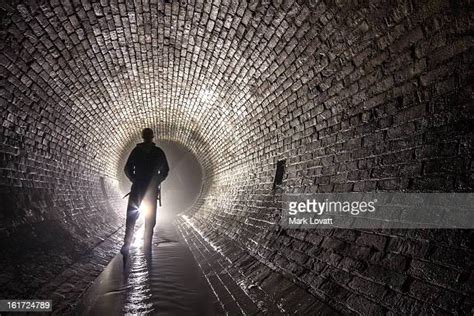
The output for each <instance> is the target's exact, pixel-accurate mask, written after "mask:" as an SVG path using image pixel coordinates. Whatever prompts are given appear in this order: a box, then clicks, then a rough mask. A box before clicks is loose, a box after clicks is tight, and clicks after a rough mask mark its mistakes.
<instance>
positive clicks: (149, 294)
mask: <svg viewBox="0 0 474 316" xmlns="http://www.w3.org/2000/svg"><path fill="white" fill-rule="evenodd" d="M143 227H144V226H143V225H142V226H141V227H140V228H138V227H137V228H138V229H137V232H136V233H135V241H134V243H133V245H132V248H131V251H130V254H129V256H128V257H126V259H124V258H123V256H122V255H121V254H117V255H116V256H115V257H114V258H113V259H112V260H111V262H110V263H109V264H108V266H107V267H106V268H105V269H104V271H103V272H102V273H101V274H100V275H99V277H98V278H97V279H96V280H95V282H94V283H93V284H92V285H91V287H90V288H89V289H88V290H87V292H86V293H85V294H84V296H83V298H82V300H81V302H80V304H79V305H78V308H77V309H76V311H75V313H74V314H78V315H136V314H140V315H143V314H145V315H146V314H150V315H221V314H226V313H227V314H229V313H230V314H232V315H238V314H249V312H250V313H251V314H254V313H257V312H258V311H259V308H258V307H257V305H255V304H254V303H253V302H251V300H250V299H249V298H248V297H245V298H244V299H242V295H241V294H242V293H240V295H238V296H234V295H232V293H231V292H229V291H228V288H231V287H232V288H234V289H236V288H238V287H237V285H236V284H232V283H234V282H233V281H232V280H230V279H228V280H226V282H225V283H223V284H222V285H223V287H222V288H221V289H222V290H223V291H218V293H216V291H215V289H214V288H213V287H212V286H211V285H210V283H209V277H210V276H211V277H212V275H216V274H218V273H221V272H222V271H217V272H215V271H210V270H207V271H206V272H204V271H203V270H202V267H201V266H200V264H199V263H198V262H196V260H195V259H194V256H193V253H192V252H191V251H190V248H189V246H188V243H189V240H186V237H185V236H184V235H183V234H182V233H180V231H179V230H178V229H177V226H176V223H175V222H174V221H173V222H171V221H165V222H161V223H159V224H158V225H157V227H156V228H155V233H154V240H153V247H152V250H151V251H150V252H146V251H145V250H144V248H143V237H142V236H143ZM188 239H189V237H188ZM229 293H230V295H229ZM243 296H245V295H243ZM239 298H240V300H241V302H239Z"/></svg>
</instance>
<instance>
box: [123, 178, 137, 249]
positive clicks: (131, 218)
mask: <svg viewBox="0 0 474 316" xmlns="http://www.w3.org/2000/svg"><path fill="white" fill-rule="evenodd" d="M140 202H141V194H140V192H139V190H138V189H137V188H136V187H134V186H132V189H131V191H130V196H129V198H128V205H127V219H126V224H125V238H124V243H123V247H122V250H121V252H122V253H124V252H128V250H129V248H130V245H131V243H132V240H133V232H134V231H135V223H136V221H137V219H138V216H139V215H140V214H139V211H138V207H139V206H140Z"/></svg>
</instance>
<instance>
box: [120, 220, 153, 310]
mask: <svg viewBox="0 0 474 316" xmlns="http://www.w3.org/2000/svg"><path fill="white" fill-rule="evenodd" d="M139 221H140V222H139V223H138V225H140V226H139V229H138V230H137V231H136V232H135V240H134V241H133V243H132V246H131V249H130V254H129V256H128V257H126V260H125V261H124V278H125V280H124V281H125V283H126V284H127V287H126V293H125V302H124V306H123V309H122V313H123V314H125V315H137V314H140V315H147V314H151V313H152V312H153V310H154V309H153V302H152V293H151V288H150V269H151V262H150V261H151V249H150V250H148V251H145V247H144V233H145V225H144V224H143V216H142V215H141V216H140V218H139Z"/></svg>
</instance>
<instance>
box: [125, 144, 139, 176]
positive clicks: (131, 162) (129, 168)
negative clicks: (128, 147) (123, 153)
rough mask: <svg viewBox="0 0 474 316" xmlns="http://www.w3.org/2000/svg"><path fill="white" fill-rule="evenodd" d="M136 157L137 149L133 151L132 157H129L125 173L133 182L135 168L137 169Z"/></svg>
mask: <svg viewBox="0 0 474 316" xmlns="http://www.w3.org/2000/svg"><path fill="white" fill-rule="evenodd" d="M135 156H136V148H134V149H133V150H132V152H131V153H130V156H128V159H127V163H126V164H125V168H124V170H123V171H124V172H125V175H126V176H127V178H128V179H129V180H130V181H131V182H133V180H134V178H135V175H134V174H133V168H134V167H135Z"/></svg>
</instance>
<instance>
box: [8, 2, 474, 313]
mask: <svg viewBox="0 0 474 316" xmlns="http://www.w3.org/2000/svg"><path fill="white" fill-rule="evenodd" d="M468 5H469V3H468V1H465V2H460V3H457V2H453V1H451V2H448V1H429V2H418V1H395V2H393V3H391V4H390V5H389V6H387V5H385V4H374V3H362V4H349V3H342V2H337V1H291V0H290V1H250V2H248V1H227V0H225V1H224V0H223V1H204V2H201V1H180V2H177V1H169V2H166V1H164V2H163V1H143V2H136V1H135V2H134V1H126V2H125V1H115V0H112V1H100V2H98V1H92V2H90V1H61V2H57V1H2V3H1V4H0V8H1V27H2V29H1V34H0V35H1V42H0V47H1V54H0V81H1V88H0V92H1V93H0V104H1V111H2V114H1V122H2V124H1V125H0V134H1V135H2V141H1V156H0V157H1V163H2V164H1V169H0V170H1V172H2V177H1V181H2V183H1V191H0V192H1V194H0V196H1V206H2V212H1V215H0V216H1V217H0V219H1V223H2V226H1V227H2V229H1V230H0V240H1V245H2V249H6V252H5V254H6V255H4V256H2V259H3V260H4V262H12V261H11V260H13V257H15V256H18V255H20V258H22V260H21V262H18V263H17V264H14V265H11V264H7V265H4V264H2V267H3V266H5V267H6V268H5V270H4V271H2V278H1V279H0V286H2V287H4V288H5V289H7V294H8V295H10V296H15V295H20V294H25V293H27V292H28V291H30V292H31V291H33V292H34V291H36V290H38V289H40V288H41V287H42V286H44V284H46V283H48V282H49V281H50V280H51V279H52V278H53V277H54V275H55V274H57V271H62V270H64V269H65V268H66V267H67V266H68V265H70V264H72V263H73V262H75V261H77V260H78V257H80V256H81V255H82V254H83V253H84V252H85V251H86V250H88V249H91V248H92V247H94V246H95V245H97V244H98V243H100V241H101V240H104V239H105V238H107V236H110V235H111V234H113V233H114V232H115V231H116V230H117V229H118V228H119V227H120V225H121V223H122V222H123V217H122V216H121V215H120V214H123V213H121V212H120V211H119V210H120V209H123V204H122V203H121V202H120V195H119V192H118V190H117V182H116V181H117V179H116V172H117V170H118V167H119V165H120V161H119V160H120V157H121V154H122V153H123V151H124V150H125V149H126V146H128V145H129V143H130V142H131V141H132V140H133V139H136V138H137V135H138V134H139V131H140V130H141V128H143V127H144V126H151V127H153V128H154V129H155V131H156V134H157V138H160V139H168V140H172V141H177V142H180V143H182V144H183V145H184V146H187V147H188V148H189V149H190V150H191V151H192V152H193V153H194V154H195V155H196V157H197V158H198V160H199V161H200V163H201V165H202V167H203V173H204V183H205V184H204V186H205V188H206V190H205V192H206V194H204V195H202V197H201V199H200V200H199V202H198V203H197V204H196V207H195V208H194V211H195V212H194V214H193V215H191V214H190V215H189V216H190V219H189V220H190V221H192V222H193V223H194V225H195V226H196V227H199V229H200V230H202V232H203V233H204V234H206V235H208V236H209V238H210V239H213V240H216V241H219V240H221V241H222V240H228V241H229V242H231V243H234V244H236V245H237V246H236V247H238V248H239V247H240V248H239V249H240V251H242V252H246V253H247V255H248V256H250V257H252V258H255V260H257V261H259V262H261V263H263V264H264V265H265V266H266V267H268V268H269V270H271V271H276V272H277V273H279V274H282V275H284V276H285V277H287V278H288V279H289V280H291V282H294V283H296V284H298V286H300V287H301V288H304V289H305V290H307V291H310V292H312V293H313V294H314V295H316V296H317V297H319V298H320V299H321V300H323V301H325V302H327V303H328V304H330V305H332V306H336V307H337V309H338V310H340V311H343V312H344V311H345V312H350V311H359V312H364V311H365V312H378V311H388V310H392V311H396V312H410V311H407V310H404V309H405V308H408V307H407V306H413V307H410V308H412V312H413V311H422V310H424V309H425V310H426V308H428V307H427V306H432V307H430V308H432V309H433V310H434V311H448V312H449V311H453V310H455V309H460V308H461V309H462V310H467V308H468V307H467V306H469V303H470V298H469V293H472V284H473V282H472V277H473V276H472V271H471V270H472V269H471V270H470V265H471V264H472V242H471V241H470V239H469V238H470V237H472V233H471V232H470V231H454V230H453V231H448V230H443V231H433V230H412V231H402V230H400V231H361V230H353V231H347V230H328V231H324V232H320V231H292V230H287V229H283V228H281V227H279V226H278V225H276V224H275V220H276V218H277V216H278V214H279V210H278V205H279V201H280V199H281V194H282V193H284V192H336V191H337V192H343V191H346V192H351V191H374V190H382V191H425V192H426V191H447V192H452V191H463V192H470V191H472V188H473V183H472V181H473V179H472V162H471V157H472V146H473V143H472V139H473V138H472V136H473V135H472V123H473V120H472V100H471V94H472V89H471V87H470V85H469V83H468V82H469V80H468V78H469V76H470V70H469V69H470V66H471V65H472V41H471V38H470V35H469V34H470V33H469V32H470V30H471V28H472V19H471V16H470V13H469V12H468V11H469V10H464V9H463V7H464V6H468ZM282 159H286V166H287V168H286V173H285V175H284V180H283V186H282V187H281V188H279V189H277V190H276V191H273V190H272V185H273V181H274V176H275V168H276V163H277V161H278V160H282ZM104 188H106V189H105V191H104ZM33 241H35V243H33ZM19 245H22V246H19ZM28 245H30V246H28ZM27 247H29V248H27ZM25 250H28V251H25ZM31 256H33V257H34V258H35V260H38V261H39V262H41V263H42V264H41V265H36V264H35V265H33V264H32V263H31V260H30V261H28V260H26V259H27V258H29V257H31ZM106 257H107V255H106ZM23 259H25V260H23ZM453 259H454V260H453ZM28 262H30V263H28ZM249 269H251V267H250V268H249ZM25 270H31V271H34V272H35V275H41V277H39V278H37V277H35V278H33V277H31V276H29V275H28V274H25V273H21V271H25ZM354 271H355V272H354ZM250 272H251V271H250ZM265 273H270V272H266V271H265ZM265 273H264V272H262V275H260V276H259V275H257V276H256V279H259V277H260V278H264V277H265ZM14 279H15V280H16V281H15V284H16V286H10V285H11V284H13V283H11V282H12V280H14ZM35 282H36V283H35ZM9 284H10V285H9ZM27 284H35V285H34V286H29V285H28V286H27ZM27 289H28V290H27ZM425 293H429V294H430V295H426V294H425ZM28 294H29V295H31V294H32V293H28Z"/></svg>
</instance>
